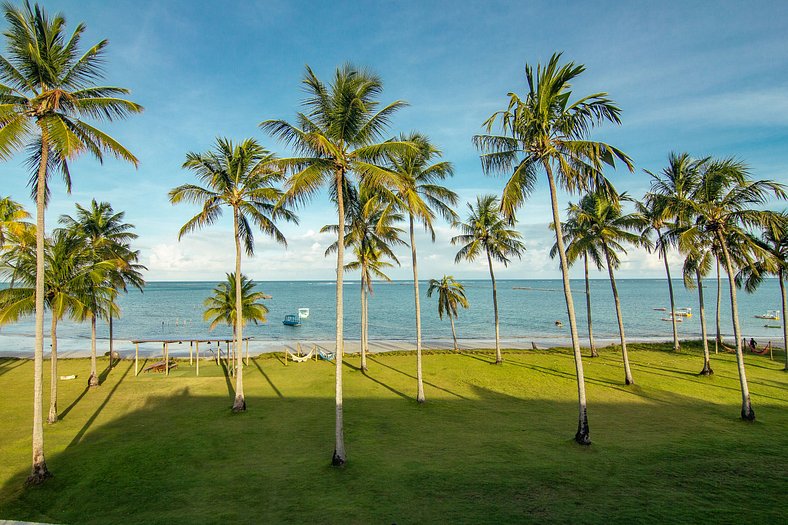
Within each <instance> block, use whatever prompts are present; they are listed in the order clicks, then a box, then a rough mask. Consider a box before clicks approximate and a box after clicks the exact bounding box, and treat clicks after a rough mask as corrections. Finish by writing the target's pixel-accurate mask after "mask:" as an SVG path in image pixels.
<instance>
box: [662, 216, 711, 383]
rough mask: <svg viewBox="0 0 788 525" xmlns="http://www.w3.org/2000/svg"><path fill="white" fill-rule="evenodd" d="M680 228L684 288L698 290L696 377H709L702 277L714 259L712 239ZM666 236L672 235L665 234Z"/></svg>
mask: <svg viewBox="0 0 788 525" xmlns="http://www.w3.org/2000/svg"><path fill="white" fill-rule="evenodd" d="M681 232H682V228H678V229H677V234H678V239H679V241H678V244H679V250H680V251H681V252H682V253H684V256H685V259H684V268H683V274H684V286H685V287H687V288H692V287H697V288H698V310H699V311H700V331H701V339H702V340H703V368H702V369H701V371H700V373H699V374H698V375H704V376H710V375H712V374H713V373H714V370H712V368H711V356H710V354H709V341H708V334H707V333H706V304H705V302H704V297H703V277H704V276H705V275H708V274H709V273H710V272H711V266H712V264H713V262H714V260H715V259H716V257H715V255H714V247H713V242H714V239H713V238H711V237H710V236H709V235H703V236H699V235H697V233H698V232H697V231H696V230H693V231H692V232H691V233H694V235H693V234H690V235H687V234H683V235H682V233H681ZM665 235H667V236H672V235H674V234H673V233H672V232H670V231H668V232H666V234H665Z"/></svg>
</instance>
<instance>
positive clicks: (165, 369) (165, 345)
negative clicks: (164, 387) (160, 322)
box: [164, 343, 170, 376]
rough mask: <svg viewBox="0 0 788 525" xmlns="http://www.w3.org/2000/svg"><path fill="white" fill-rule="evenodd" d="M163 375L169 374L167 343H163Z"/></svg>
mask: <svg viewBox="0 0 788 525" xmlns="http://www.w3.org/2000/svg"><path fill="white" fill-rule="evenodd" d="M164 375H167V376H168V375H170V352H169V348H167V343H164Z"/></svg>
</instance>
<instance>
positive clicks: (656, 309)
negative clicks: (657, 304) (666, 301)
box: [654, 308, 667, 312]
mask: <svg viewBox="0 0 788 525" xmlns="http://www.w3.org/2000/svg"><path fill="white" fill-rule="evenodd" d="M654 311H655V312H665V311H667V308H654Z"/></svg>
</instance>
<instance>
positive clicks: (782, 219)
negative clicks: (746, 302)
mask: <svg viewBox="0 0 788 525" xmlns="http://www.w3.org/2000/svg"><path fill="white" fill-rule="evenodd" d="M752 241H753V242H754V243H755V244H756V245H757V246H758V247H759V248H760V249H761V250H763V251H764V252H765V253H767V254H768V256H767V257H765V258H763V259H759V260H757V261H756V262H755V264H754V265H751V266H744V267H743V268H742V269H741V271H740V272H739V274H738V275H737V276H736V281H737V283H742V282H743V283H744V288H745V290H747V292H749V293H752V292H754V291H755V290H757V289H758V286H760V284H761V282H763V277H764V276H765V275H774V276H775V277H777V280H778V281H779V282H780V305H781V307H782V325H783V348H785V349H786V352H785V368H784V370H788V325H786V319H785V312H786V311H788V301H787V300H786V294H785V280H786V279H788V216H787V215H786V214H785V213H781V214H775V217H774V220H771V221H770V222H769V224H768V225H767V227H766V228H765V229H764V230H763V232H762V233H761V238H760V239H752Z"/></svg>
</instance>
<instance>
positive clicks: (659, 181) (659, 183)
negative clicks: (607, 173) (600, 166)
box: [638, 152, 709, 352]
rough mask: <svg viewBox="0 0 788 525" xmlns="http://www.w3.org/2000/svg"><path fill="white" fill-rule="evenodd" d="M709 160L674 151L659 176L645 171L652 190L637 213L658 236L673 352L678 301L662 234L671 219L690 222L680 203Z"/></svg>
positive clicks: (647, 230) (647, 229)
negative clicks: (671, 328) (668, 300)
mask: <svg viewBox="0 0 788 525" xmlns="http://www.w3.org/2000/svg"><path fill="white" fill-rule="evenodd" d="M708 160H709V159H708V158H704V159H693V158H692V157H690V155H689V153H675V152H671V153H670V154H669V155H668V166H667V167H666V168H664V169H663V170H662V172H661V173H660V174H654V173H652V172H650V171H648V170H644V171H645V172H646V173H648V174H649V175H650V176H651V191H650V192H649V193H647V194H646V197H645V199H644V200H645V204H641V205H640V206H639V207H638V211H639V212H640V213H641V214H642V215H643V218H644V233H645V234H650V233H652V232H654V233H655V234H656V236H657V241H656V243H655V248H656V249H657V250H658V251H659V256H660V258H661V259H662V261H663V262H664V263H665V273H666V274H667V278H668V293H669V295H670V319H671V325H672V327H673V350H674V351H676V352H678V351H679V350H680V349H681V346H680V344H679V336H678V330H677V328H676V302H675V300H674V295H673V281H672V280H671V278H670V265H669V264H668V255H667V248H668V247H667V245H666V243H665V242H664V239H663V237H662V231H663V230H665V229H667V228H669V227H670V226H669V225H668V224H666V223H667V221H668V220H671V221H673V222H674V223H675V224H676V226H679V227H680V226H682V225H684V224H686V223H687V222H688V220H689V217H687V216H686V210H685V209H684V207H683V206H682V205H681V203H682V202H683V200H685V199H687V198H688V197H689V196H690V195H691V194H692V192H693V191H695V188H696V187H697V185H698V181H699V178H700V170H701V169H702V168H703V166H704V164H706V163H707V162H708Z"/></svg>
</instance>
